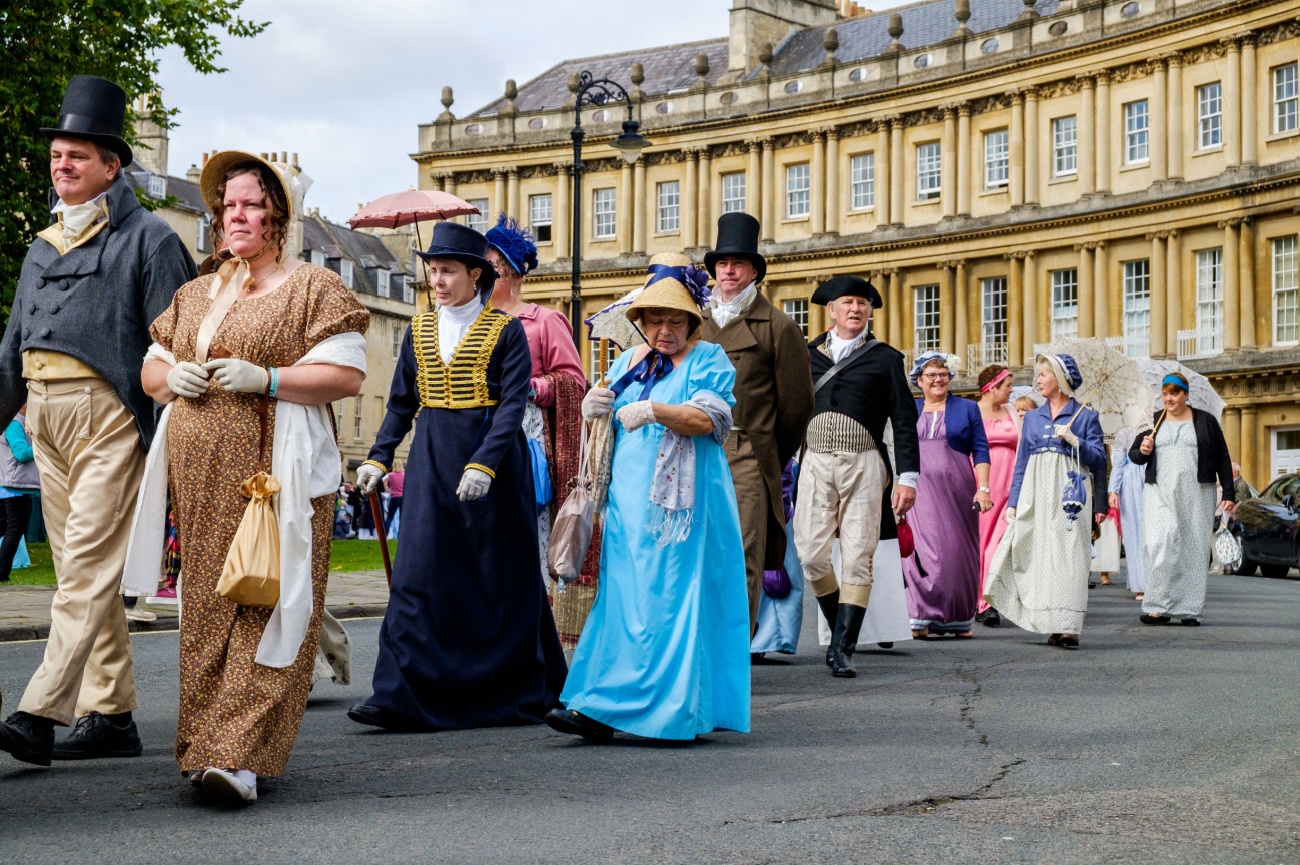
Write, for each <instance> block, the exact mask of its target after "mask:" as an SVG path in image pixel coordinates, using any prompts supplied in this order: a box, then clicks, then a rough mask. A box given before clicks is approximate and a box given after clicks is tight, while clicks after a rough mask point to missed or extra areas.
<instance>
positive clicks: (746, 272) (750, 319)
mask: <svg viewBox="0 0 1300 865" xmlns="http://www.w3.org/2000/svg"><path fill="white" fill-rule="evenodd" d="M758 229H759V225H758V220H757V219H755V218H754V217H752V216H750V215H748V214H745V213H726V214H723V215H722V217H721V218H720V219H719V220H718V240H717V243H716V244H715V247H714V249H713V250H712V251H711V252H708V253H706V254H705V256H704V266H705V267H706V268H708V271H709V275H710V276H712V277H713V278H714V280H715V282H716V285H715V288H714V290H713V299H712V300H711V301H710V303H709V308H708V309H707V310H705V312H704V325H703V327H702V328H701V330H700V334H701V336H702V338H703V339H704V340H705V341H706V342H713V343H717V344H718V345H720V346H722V348H723V349H724V350H725V351H726V352H727V357H728V358H730V359H731V363H732V365H733V366H735V367H736V386H735V390H734V394H735V397H736V407H735V410H734V412H733V418H734V423H735V425H734V426H733V427H732V434H731V436H729V437H728V438H727V443H726V446H725V447H726V451H727V462H728V464H729V465H730V466H731V479H732V482H733V483H734V484H735V486H736V503H737V504H738V505H739V507H740V530H741V534H742V536H743V537H744V539H745V572H746V577H747V581H748V584H749V624H750V631H751V633H752V632H753V630H754V629H755V628H756V627H757V626H758V604H759V600H760V598H761V597H762V591H763V571H764V570H776V569H777V568H780V567H781V564H782V563H783V562H784V561H785V544H786V538H785V511H784V508H783V506H782V504H781V470H782V468H784V467H785V464H786V463H787V462H789V461H790V459H791V457H793V456H794V455H795V453H796V452H797V451H798V450H799V445H800V443H801V442H802V441H803V436H804V431H805V429H807V427H808V420H809V418H811V417H812V411H813V383H812V373H811V372H810V371H809V368H808V343H807V339H806V337H805V336H804V333H803V331H802V330H801V329H800V327H799V325H797V324H795V322H794V320H793V319H791V318H790V317H789V316H788V315H786V314H785V313H784V312H782V311H781V310H779V309H777V308H776V307H775V306H773V305H772V304H771V303H770V302H769V301H768V300H767V298H765V297H763V295H762V293H761V292H759V290H758V284H759V283H761V282H762V281H763V277H764V276H765V275H766V274H767V261H766V260H765V259H764V258H763V256H762V255H759V253H758Z"/></svg>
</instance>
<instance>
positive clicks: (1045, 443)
mask: <svg viewBox="0 0 1300 865" xmlns="http://www.w3.org/2000/svg"><path fill="white" fill-rule="evenodd" d="M1076 413H1077V414H1078V415H1079V418H1078V420H1076V421H1074V425H1073V426H1071V427H1070V432H1072V433H1074V434H1075V435H1076V436H1078V437H1079V460H1080V462H1082V463H1083V465H1084V466H1086V467H1087V468H1088V469H1089V471H1091V473H1092V488H1093V490H1094V499H1095V491H1097V490H1104V489H1106V445H1105V443H1104V442H1103V441H1102V437H1101V421H1100V420H1099V419H1098V418H1097V413H1096V412H1095V411H1093V410H1092V409H1090V408H1084V407H1083V406H1081V405H1079V403H1078V402H1077V401H1076V400H1073V399H1071V400H1070V401H1069V402H1068V403H1066V404H1065V407H1064V408H1062V409H1061V413H1060V414H1058V415H1056V417H1052V408H1051V406H1050V405H1049V404H1048V403H1043V404H1042V405H1040V406H1039V407H1038V408H1036V409H1034V410H1033V411H1031V412H1029V413H1028V414H1026V415H1025V421H1024V424H1023V425H1022V426H1021V428H1020V445H1019V447H1017V448H1016V473H1015V476H1014V477H1013V478H1012V479H1011V496H1010V498H1008V500H1007V507H1009V508H1014V507H1017V502H1019V501H1020V487H1021V484H1023V483H1024V480H1025V467H1026V466H1027V465H1028V464H1029V458H1030V457H1032V456H1033V455H1034V454H1041V453H1049V452H1054V453H1059V454H1065V455H1066V456H1070V457H1073V456H1074V453H1075V451H1074V445H1072V444H1070V443H1069V442H1067V441H1066V440H1065V439H1062V438H1057V437H1056V428H1057V427H1058V426H1065V425H1066V424H1069V423H1070V419H1071V418H1073V417H1074V416H1075V414H1076ZM1062 480H1064V479H1062ZM1094 504H1095V502H1094Z"/></svg>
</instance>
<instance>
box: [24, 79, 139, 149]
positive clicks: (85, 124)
mask: <svg viewBox="0 0 1300 865" xmlns="http://www.w3.org/2000/svg"><path fill="white" fill-rule="evenodd" d="M125 127H126V91H125V90H123V89H122V88H121V87H118V86H117V85H116V84H114V83H113V82H112V81H107V80H105V79H103V78H96V77H95V76H94V75H74V76H73V77H72V80H71V81H69V82H68V89H67V90H65V91H64V92H63V105H61V106H60V107H59V122H58V124H57V125H56V126H54V127H44V128H42V129H41V132H43V133H45V136H46V137H47V138H79V139H84V140H86V141H92V142H94V143H95V144H101V145H103V146H104V147H107V148H109V149H110V150H112V151H113V152H114V153H116V154H117V155H118V158H120V159H121V160H122V167H123V168H126V167H127V166H128V165H130V164H131V160H132V159H133V158H134V157H132V155H131V147H130V145H128V144H127V143H126V141H125V140H123V138H122V132H123V130H124V129H125Z"/></svg>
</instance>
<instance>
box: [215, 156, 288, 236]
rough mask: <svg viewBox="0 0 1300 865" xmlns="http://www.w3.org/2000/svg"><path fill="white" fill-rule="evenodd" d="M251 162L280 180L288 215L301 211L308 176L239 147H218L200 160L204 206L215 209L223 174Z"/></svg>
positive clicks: (218, 200)
mask: <svg viewBox="0 0 1300 865" xmlns="http://www.w3.org/2000/svg"><path fill="white" fill-rule="evenodd" d="M245 162H255V163H257V164H258V165H262V166H265V167H267V168H269V169H271V174H272V176H274V177H275V179H276V180H278V181H279V182H280V189H281V190H283V192H284V199H285V201H287V202H289V219H290V220H292V219H293V218H294V216H296V215H297V214H299V213H301V212H302V200H303V197H304V196H305V195H306V194H307V190H308V188H310V187H311V183H312V181H311V178H310V177H308V176H307V175H305V174H303V173H302V172H300V171H299V170H298V169H297V168H295V167H293V166H292V165H289V164H288V163H286V162H268V161H267V160H265V159H263V158H262V157H260V156H255V155H254V154H252V153H245V152H244V151H242V150H219V151H217V152H216V153H214V154H212V156H211V157H210V158H209V159H208V161H207V162H205V163H203V173H202V174H201V175H199V192H200V193H201V194H202V195H203V203H204V204H206V205H207V206H208V210H210V211H212V212H213V213H216V212H217V205H219V204H220V203H221V193H220V188H221V184H223V183H225V182H226V174H227V173H228V172H229V171H230V169H232V168H234V167H235V166H236V165H242V164H243V163H245Z"/></svg>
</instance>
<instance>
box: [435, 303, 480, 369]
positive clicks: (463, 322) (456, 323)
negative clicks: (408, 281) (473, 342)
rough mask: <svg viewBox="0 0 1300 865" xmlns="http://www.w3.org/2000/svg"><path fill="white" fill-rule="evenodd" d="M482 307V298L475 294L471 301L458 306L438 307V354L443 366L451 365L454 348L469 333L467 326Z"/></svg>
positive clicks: (472, 321)
mask: <svg viewBox="0 0 1300 865" xmlns="http://www.w3.org/2000/svg"><path fill="white" fill-rule="evenodd" d="M483 305H484V300H483V296H482V295H481V294H476V295H474V299H473V300H470V301H467V302H465V303H462V304H461V305H460V306H439V307H438V354H440V355H441V356H442V362H443V363H444V364H446V365H450V364H451V358H452V356H453V355H455V354H456V346H458V345H460V341H461V340H462V339H464V338H465V334H466V333H468V332H469V326H470V325H471V324H473V323H474V319H476V318H478V316H479V313H481V312H482V311H483Z"/></svg>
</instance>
